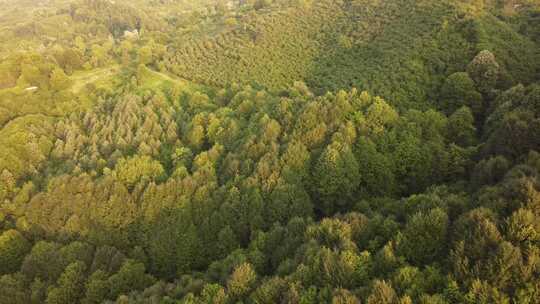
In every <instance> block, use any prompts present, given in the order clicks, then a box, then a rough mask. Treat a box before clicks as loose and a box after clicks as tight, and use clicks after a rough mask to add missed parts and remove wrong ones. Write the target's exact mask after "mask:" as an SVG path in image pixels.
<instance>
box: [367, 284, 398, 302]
mask: <svg viewBox="0 0 540 304" xmlns="http://www.w3.org/2000/svg"><path fill="white" fill-rule="evenodd" d="M367 303H368V304H397V303H398V297H397V295H396V291H395V290H394V288H392V285H390V284H389V283H386V282H385V281H379V280H376V281H375V282H374V284H373V287H372V290H371V294H370V295H369V297H368V299H367Z"/></svg>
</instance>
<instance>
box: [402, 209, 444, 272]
mask: <svg viewBox="0 0 540 304" xmlns="http://www.w3.org/2000/svg"><path fill="white" fill-rule="evenodd" d="M447 229H448V216H447V215H446V212H445V211H444V210H442V209H440V208H435V209H432V210H430V211H429V212H427V213H424V212H418V213H416V214H415V215H413V216H412V217H411V219H410V220H409V221H408V222H407V225H406V226H405V229H404V230H403V234H402V237H401V239H399V243H398V251H399V252H401V253H402V254H403V255H404V256H405V257H406V258H407V260H409V261H410V262H412V263H413V264H415V265H423V264H429V263H431V262H433V261H435V260H436V258H437V257H439V256H440V255H441V253H442V252H443V251H444V250H445V245H446V238H447Z"/></svg>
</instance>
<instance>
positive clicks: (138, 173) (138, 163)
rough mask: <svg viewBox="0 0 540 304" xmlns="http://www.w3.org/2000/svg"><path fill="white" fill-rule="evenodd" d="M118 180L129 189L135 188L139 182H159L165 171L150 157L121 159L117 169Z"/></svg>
mask: <svg viewBox="0 0 540 304" xmlns="http://www.w3.org/2000/svg"><path fill="white" fill-rule="evenodd" d="M115 172H116V176H117V178H118V179H119V180H120V181H122V182H123V183H124V184H125V185H126V186H128V188H133V187H134V186H135V185H136V184H137V183H138V182H141V181H142V182H150V181H156V180H159V179H160V178H161V177H162V176H163V174H164V172H165V170H164V169H163V166H162V165H161V164H160V163H159V162H158V161H156V160H154V159H152V158H151V157H149V156H134V157H132V158H129V159H121V160H120V161H119V162H118V164H117V165H116V167H115Z"/></svg>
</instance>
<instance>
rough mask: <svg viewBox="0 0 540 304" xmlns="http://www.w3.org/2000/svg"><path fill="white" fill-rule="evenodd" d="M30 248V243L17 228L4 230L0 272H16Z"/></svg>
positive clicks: (0, 239)
mask: <svg viewBox="0 0 540 304" xmlns="http://www.w3.org/2000/svg"><path fill="white" fill-rule="evenodd" d="M30 248H31V245H30V243H29V242H28V241H27V240H26V239H25V238H24V236H22V235H21V233H20V232H18V231H17V230H7V231H4V232H3V233H2V235H0V274H2V275H3V274H8V273H13V272H16V271H17V270H18V269H19V268H20V267H21V264H22V261H23V259H24V257H25V256H26V254H27V253H28V252H29V251H30Z"/></svg>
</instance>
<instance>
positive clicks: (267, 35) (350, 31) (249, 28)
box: [165, 0, 540, 108]
mask: <svg viewBox="0 0 540 304" xmlns="http://www.w3.org/2000/svg"><path fill="white" fill-rule="evenodd" d="M467 10H469V8H468V7H461V6H459V5H455V4H453V3H452V2H440V1H435V2H434V1H410V0H401V1H384V2H383V1H367V0H366V1H314V2H313V3H309V4H304V5H296V6H289V7H285V8H280V9H276V8H274V7H273V6H269V7H268V8H263V9H260V10H259V11H257V12H256V13H251V14H248V15H247V16H242V18H238V19H239V21H238V24H237V25H236V26H235V27H234V28H231V29H229V30H227V31H223V32H220V33H218V34H214V33H212V34H207V35H204V36H202V37H196V38H195V39H192V40H188V41H186V40H185V39H184V37H183V36H180V37H179V38H178V40H179V41H175V38H172V40H173V42H172V47H170V53H171V55H170V57H169V58H166V59H165V66H166V67H167V68H168V69H169V70H171V71H173V72H174V73H176V74H177V75H179V76H181V77H184V78H188V79H191V80H193V81H196V82H203V83H207V84H210V85H217V86H224V85H226V84H228V83H231V82H236V83H240V84H249V83H257V84H259V85H262V86H263V87H266V88H268V89H271V90H280V89H284V88H286V87H287V86H289V85H290V84H291V83H293V82H294V81H296V80H304V81H305V82H306V83H307V84H308V85H309V86H310V87H311V88H313V89H314V90H315V91H316V92H318V93H324V92H326V91H335V90H339V89H348V88H351V87H356V88H358V89H360V90H368V91H370V92H373V93H374V94H377V95H381V96H383V97H385V98H387V99H388V100H391V102H392V103H393V104H395V105H397V106H398V107H400V108H401V107H402V108H409V107H411V106H413V107H417V108H426V107H429V104H430V103H431V104H433V103H434V102H436V98H437V97H438V96H437V91H438V90H439V89H440V87H441V85H442V83H443V82H444V79H445V76H448V75H450V74H452V73H453V72H456V71H460V70H464V68H465V66H466V64H467V63H468V62H470V60H472V58H473V57H474V56H475V55H476V54H477V53H478V52H479V51H481V50H483V49H489V50H491V51H493V52H494V53H495V55H496V56H497V57H498V58H502V62H501V64H503V68H504V69H505V72H506V73H507V75H505V76H506V77H508V78H511V79H512V80H511V81H509V82H512V81H515V82H523V83H530V82H531V81H532V80H533V77H535V75H536V72H537V70H538V67H539V66H538V62H540V60H539V57H538V56H539V54H538V51H537V48H536V47H535V44H534V43H533V42H531V40H530V39H528V38H527V37H525V36H524V35H522V34H520V33H518V32H516V31H515V28H514V27H513V25H512V24H509V23H507V22H504V21H502V20H500V19H498V18H496V17H495V16H493V15H492V14H490V13H488V12H486V13H485V14H482V15H480V16H470V15H468V14H467V13H466V11H467ZM523 59H524V60H523Z"/></svg>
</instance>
